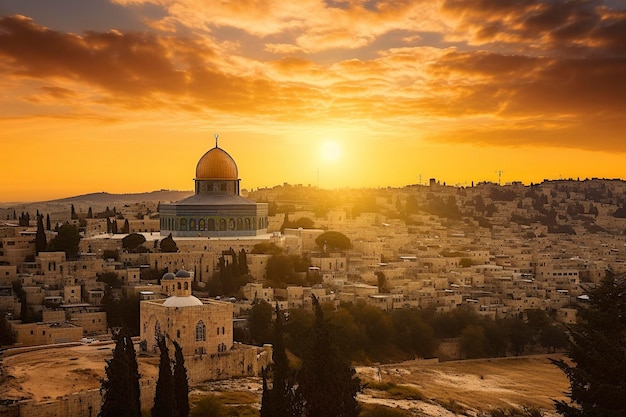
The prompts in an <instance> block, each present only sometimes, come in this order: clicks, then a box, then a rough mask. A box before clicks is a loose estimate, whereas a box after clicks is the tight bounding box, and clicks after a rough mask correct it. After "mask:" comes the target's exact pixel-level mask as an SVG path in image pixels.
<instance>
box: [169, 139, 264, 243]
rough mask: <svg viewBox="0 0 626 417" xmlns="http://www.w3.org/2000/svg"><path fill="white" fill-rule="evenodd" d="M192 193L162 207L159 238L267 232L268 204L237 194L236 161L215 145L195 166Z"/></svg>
mask: <svg viewBox="0 0 626 417" xmlns="http://www.w3.org/2000/svg"><path fill="white" fill-rule="evenodd" d="M194 181H195V183H196V186H195V194H194V195H192V196H191V197H187V198H185V199H183V200H180V201H178V202H176V203H171V204H161V205H160V207H159V216H160V219H161V236H167V235H169V234H170V233H171V234H172V236H173V237H238V236H257V235H263V234H266V233H267V222H268V220H267V203H256V202H254V201H252V200H249V199H247V198H244V197H242V196H240V195H239V181H240V179H239V173H238V170H237V164H236V163H235V160H234V159H233V158H232V157H231V156H230V155H229V154H228V152H226V151H224V150H223V149H222V148H220V147H219V146H218V144H217V135H216V139H215V147H214V148H212V149H210V150H209V151H208V152H206V153H205V154H204V155H203V156H202V158H200V160H199V161H198V165H197V166H196V178H195V179H194Z"/></svg>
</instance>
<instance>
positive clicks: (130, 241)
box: [122, 233, 146, 252]
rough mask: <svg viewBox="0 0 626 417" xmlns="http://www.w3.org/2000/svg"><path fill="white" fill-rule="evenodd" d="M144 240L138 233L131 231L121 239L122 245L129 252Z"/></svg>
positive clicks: (133, 250) (134, 249)
mask: <svg viewBox="0 0 626 417" xmlns="http://www.w3.org/2000/svg"><path fill="white" fill-rule="evenodd" d="M145 242H146V238H145V237H144V236H143V235H140V234H139V233H131V234H129V235H128V236H125V237H124V238H123V239H122V247H123V248H124V249H126V250H128V251H129V252H135V251H137V249H138V248H139V247H140V246H141V245H142V244H144V243H145Z"/></svg>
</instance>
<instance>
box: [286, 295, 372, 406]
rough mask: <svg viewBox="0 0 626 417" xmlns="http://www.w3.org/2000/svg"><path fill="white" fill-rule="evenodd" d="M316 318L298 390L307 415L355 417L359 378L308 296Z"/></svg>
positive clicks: (305, 352)
mask: <svg viewBox="0 0 626 417" xmlns="http://www.w3.org/2000/svg"><path fill="white" fill-rule="evenodd" d="M311 298H312V300H313V308H314V310H315V322H314V323H313V327H312V328H311V330H310V332H309V335H308V339H309V342H308V346H307V349H305V351H304V355H303V357H302V369H301V370H300V373H299V376H298V381H299V393H300V394H301V395H302V397H303V399H304V402H303V405H304V414H305V415H306V416H308V417H356V416H358V415H359V411H360V410H359V405H358V403H357V401H356V394H357V393H358V392H359V391H360V390H361V381H360V379H359V378H358V377H356V376H355V374H356V372H355V370H354V368H353V367H352V366H351V365H350V363H349V362H347V361H346V360H345V359H343V358H342V357H341V355H340V354H339V350H338V348H337V344H336V343H335V340H334V334H335V333H334V330H333V327H332V325H331V324H330V323H329V322H328V321H326V320H325V319H324V312H323V310H322V307H321V305H320V304H319V302H318V300H317V298H316V297H315V296H311Z"/></svg>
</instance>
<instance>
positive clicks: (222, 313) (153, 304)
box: [140, 270, 271, 382]
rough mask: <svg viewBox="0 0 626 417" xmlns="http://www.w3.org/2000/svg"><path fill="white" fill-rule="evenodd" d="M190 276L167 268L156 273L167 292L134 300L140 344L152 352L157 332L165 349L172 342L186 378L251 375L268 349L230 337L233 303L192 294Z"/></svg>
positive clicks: (266, 356) (264, 361) (155, 349)
mask: <svg viewBox="0 0 626 417" xmlns="http://www.w3.org/2000/svg"><path fill="white" fill-rule="evenodd" d="M192 280H193V278H192V276H191V274H190V273H189V272H187V271H185V270H179V271H178V272H177V273H176V274H173V273H171V272H168V273H166V274H165V275H164V276H163V278H162V279H161V293H163V294H165V295H167V296H168V297H167V298H165V299H154V300H145V301H142V302H141V303H140V337H141V340H142V349H144V350H145V351H147V352H148V353H153V354H156V353H158V347H157V343H156V340H157V339H156V338H157V335H159V334H161V335H164V336H165V337H166V340H167V342H168V344H169V346H170V351H173V350H174V347H173V345H172V344H173V342H174V341H176V342H178V343H179V344H180V346H181V347H182V349H183V355H184V356H185V364H186V366H187V371H188V376H189V381H190V382H200V381H203V380H208V379H222V378H230V377H235V376H253V375H257V374H258V373H259V370H260V367H261V366H266V365H267V363H268V361H269V360H270V359H271V350H270V351H268V350H267V349H263V348H257V347H255V346H245V345H241V344H235V343H233V304H232V303H230V302H225V301H219V300H213V299H202V300H201V299H199V298H197V297H194V296H193V295H192V294H191V283H192Z"/></svg>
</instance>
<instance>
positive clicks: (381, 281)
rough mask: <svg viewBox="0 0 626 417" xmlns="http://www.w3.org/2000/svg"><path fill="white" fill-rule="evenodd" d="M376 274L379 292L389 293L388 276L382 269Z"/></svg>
mask: <svg viewBox="0 0 626 417" xmlns="http://www.w3.org/2000/svg"><path fill="white" fill-rule="evenodd" d="M375 274H376V281H377V283H378V292H379V293H388V292H389V285H388V283H387V277H386V276H385V273H384V272H382V271H376V272H375Z"/></svg>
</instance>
